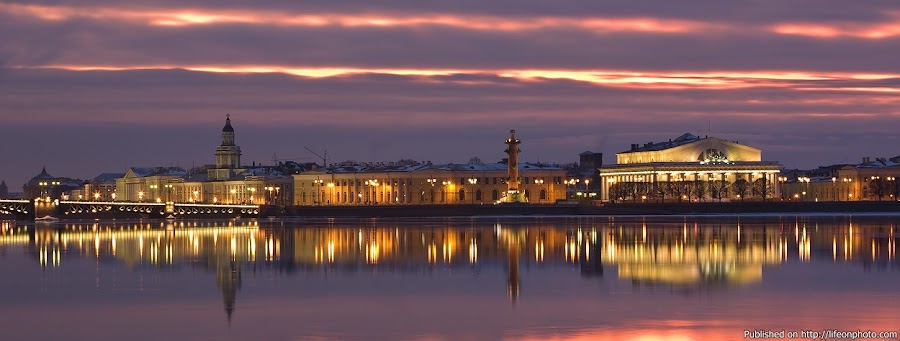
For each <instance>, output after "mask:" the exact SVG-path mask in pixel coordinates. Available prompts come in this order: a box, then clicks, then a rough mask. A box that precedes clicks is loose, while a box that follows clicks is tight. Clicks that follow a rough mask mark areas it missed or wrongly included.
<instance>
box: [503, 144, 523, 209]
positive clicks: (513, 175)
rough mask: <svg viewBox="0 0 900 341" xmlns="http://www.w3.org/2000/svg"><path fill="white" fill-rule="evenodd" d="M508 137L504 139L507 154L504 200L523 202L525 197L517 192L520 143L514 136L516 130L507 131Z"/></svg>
mask: <svg viewBox="0 0 900 341" xmlns="http://www.w3.org/2000/svg"><path fill="white" fill-rule="evenodd" d="M509 135H510V136H509V138H508V139H506V145H507V147H506V155H507V156H508V159H507V163H506V169H507V179H506V200H505V201H506V202H525V197H524V196H522V194H521V193H520V192H519V152H520V151H521V150H519V144H520V143H522V141H520V140H519V139H517V138H516V131H515V130H510V131H509Z"/></svg>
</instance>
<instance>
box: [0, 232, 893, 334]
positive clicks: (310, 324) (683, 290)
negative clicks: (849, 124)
mask: <svg viewBox="0 0 900 341" xmlns="http://www.w3.org/2000/svg"><path fill="white" fill-rule="evenodd" d="M0 227H2V229H0V276H2V277H0V278H2V280H0V302H2V303H0V339H2V340H21V339H28V340H70V339H90V340H173V339H178V340H182V339H183V340H223V339H235V340H501V339H502V340H548V339H552V340H603V339H615V340H620V339H626V340H627V339H632V340H656V339H678V340H693V339H697V340H713V339H742V338H743V337H744V336H745V332H749V333H752V332H754V331H767V332H768V331H771V332H780V331H784V332H785V333H791V332H797V333H798V334H799V333H801V332H803V331H817V332H821V331H822V330H824V329H832V330H842V331H843V330H852V331H875V332H880V331H900V304H898V303H897V302H900V266H898V261H897V256H896V249H897V247H896V244H897V240H898V236H900V216H756V217H747V216H744V217H737V216H720V217H703V216H697V217H569V218H566V217H552V218H550V217H548V218H514V217H497V218H451V219H448V218H433V219H430V218H422V219H402V220H399V219H391V220H387V219H310V220H293V221H269V220H265V221H262V220H261V221H252V220H251V221H248V220H239V221H196V222H192V221H186V222H181V221H179V222H160V221H150V222H147V221H143V222H142V221H130V222H122V221H110V222H86V223H55V224H42V223H38V224H34V223H31V224H27V225H17V224H16V223H15V222H0ZM799 335H804V334H799ZM806 335H808V334H806Z"/></svg>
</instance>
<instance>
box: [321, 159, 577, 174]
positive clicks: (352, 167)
mask: <svg viewBox="0 0 900 341" xmlns="http://www.w3.org/2000/svg"><path fill="white" fill-rule="evenodd" d="M506 169H507V165H506V163H500V162H498V163H463V164H459V163H446V164H432V163H430V162H428V163H423V162H415V161H401V162H387V163H385V162H367V163H344V164H341V165H337V166H333V167H329V168H327V169H326V170H325V171H326V172H327V173H379V172H415V171H427V170H440V171H454V172H467V171H470V172H491V171H506ZM561 169H562V167H560V166H557V165H546V164H532V163H520V164H519V170H561Z"/></svg>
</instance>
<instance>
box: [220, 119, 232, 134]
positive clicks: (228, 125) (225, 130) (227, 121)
mask: <svg viewBox="0 0 900 341" xmlns="http://www.w3.org/2000/svg"><path fill="white" fill-rule="evenodd" d="M222 132H223V133H233V132H234V128H232V127H231V115H226V116H225V127H224V128H222Z"/></svg>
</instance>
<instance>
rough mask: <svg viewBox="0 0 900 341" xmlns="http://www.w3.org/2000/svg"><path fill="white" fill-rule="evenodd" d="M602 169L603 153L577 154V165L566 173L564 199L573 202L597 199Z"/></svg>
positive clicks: (588, 152)
mask: <svg viewBox="0 0 900 341" xmlns="http://www.w3.org/2000/svg"><path fill="white" fill-rule="evenodd" d="M601 167H603V153H594V152H592V151H584V152H582V153H581V154H578V164H577V165H572V167H569V169H568V170H567V171H566V177H567V178H568V179H567V180H566V183H565V184H566V197H567V198H568V199H575V200H583V199H587V200H594V199H599V197H598V194H599V192H600V174H599V172H598V171H597V170H598V169H600V168H601Z"/></svg>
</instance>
